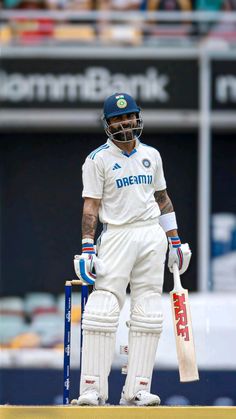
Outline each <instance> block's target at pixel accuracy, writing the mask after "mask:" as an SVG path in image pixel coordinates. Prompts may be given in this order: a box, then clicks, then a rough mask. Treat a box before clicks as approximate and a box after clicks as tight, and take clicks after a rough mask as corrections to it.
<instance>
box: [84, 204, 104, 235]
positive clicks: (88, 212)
mask: <svg viewBox="0 0 236 419" xmlns="http://www.w3.org/2000/svg"><path fill="white" fill-rule="evenodd" d="M100 202H101V201H100V199H93V198H85V200H84V208H83V216H82V239H85V238H87V239H88V238H90V239H94V236H95V233H96V229H97V224H98V211H99V206H100Z"/></svg>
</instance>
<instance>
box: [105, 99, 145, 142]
mask: <svg viewBox="0 0 236 419" xmlns="http://www.w3.org/2000/svg"><path fill="white" fill-rule="evenodd" d="M126 114H136V122H135V126H133V125H132V124H133V122H132V121H131V119H132V118H130V121H127V122H128V123H129V124H130V126H127V123H125V124H124V123H121V122H120V123H119V127H118V128H116V130H115V129H114V124H110V121H109V119H110V118H113V117H115V116H120V115H126ZM102 121H103V126H104V130H105V132H106V134H107V136H108V137H109V138H110V139H111V140H115V141H119V142H124V141H127V142H128V141H133V140H134V138H139V137H140V135H141V133H142V129H143V121H142V117H141V110H140V108H139V107H138V106H137V103H136V102H135V100H134V99H133V98H132V96H130V95H128V94H127V93H114V94H113V95H111V96H109V97H108V98H107V99H106V100H105V102H104V107H103V117H102ZM115 125H116V126H117V124H115Z"/></svg>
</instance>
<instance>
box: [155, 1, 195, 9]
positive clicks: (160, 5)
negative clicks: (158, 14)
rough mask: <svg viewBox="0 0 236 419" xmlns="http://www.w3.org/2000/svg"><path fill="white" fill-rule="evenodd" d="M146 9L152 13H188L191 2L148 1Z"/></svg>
mask: <svg viewBox="0 0 236 419" xmlns="http://www.w3.org/2000/svg"><path fill="white" fill-rule="evenodd" d="M148 9H149V10H153V11H166V12H175V11H190V10H192V3H191V0H148Z"/></svg>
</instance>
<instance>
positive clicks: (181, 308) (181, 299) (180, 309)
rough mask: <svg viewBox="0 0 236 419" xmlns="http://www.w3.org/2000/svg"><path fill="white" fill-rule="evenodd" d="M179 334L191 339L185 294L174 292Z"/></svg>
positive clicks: (187, 339) (185, 338)
mask: <svg viewBox="0 0 236 419" xmlns="http://www.w3.org/2000/svg"><path fill="white" fill-rule="evenodd" d="M173 299H174V311H175V320H176V330H177V335H178V336H182V337H183V338H184V340H186V341H189V327H188V316H187V310H186V301H185V294H176V293H174V294H173Z"/></svg>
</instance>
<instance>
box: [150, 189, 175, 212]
mask: <svg viewBox="0 0 236 419" xmlns="http://www.w3.org/2000/svg"><path fill="white" fill-rule="evenodd" d="M154 197H155V200H156V202H157V203H158V205H159V208H160V211H161V215H163V214H168V213H169V212H173V211H174V207H173V204H172V202H171V199H170V197H169V196H168V194H167V192H166V189H165V190H163V191H157V192H155V194H154Z"/></svg>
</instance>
